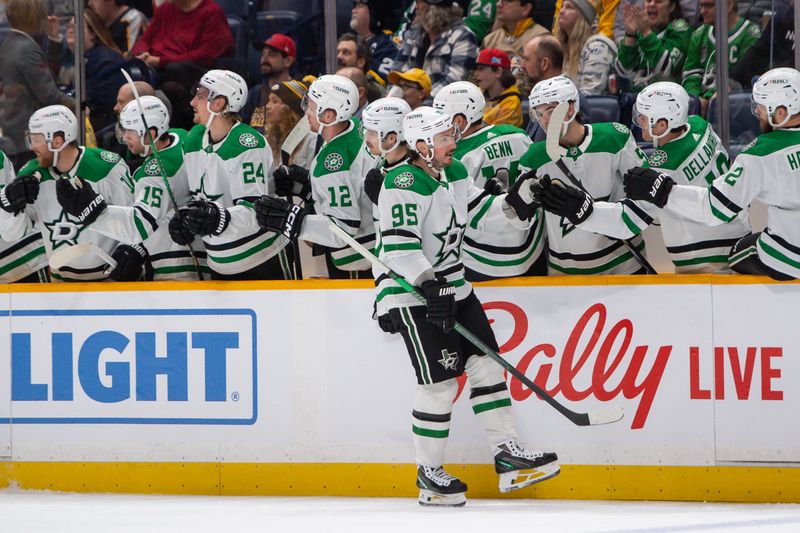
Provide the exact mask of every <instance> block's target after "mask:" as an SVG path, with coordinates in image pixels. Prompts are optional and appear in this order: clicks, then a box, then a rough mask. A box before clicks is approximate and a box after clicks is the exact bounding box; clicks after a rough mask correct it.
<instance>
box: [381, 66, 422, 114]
mask: <svg viewBox="0 0 800 533" xmlns="http://www.w3.org/2000/svg"><path fill="white" fill-rule="evenodd" d="M389 83H391V84H392V85H394V86H395V87H399V88H400V90H401V91H402V94H398V97H399V98H402V99H403V100H405V101H406V103H407V104H408V105H409V106H410V107H411V109H416V108H418V107H419V106H421V105H423V104H424V103H425V99H426V98H428V97H429V96H430V95H431V78H430V76H428V74H427V73H426V72H425V71H424V70H422V69H421V68H412V69H410V70H408V71H406V72H397V71H396V70H393V71H392V72H390V73H389Z"/></svg>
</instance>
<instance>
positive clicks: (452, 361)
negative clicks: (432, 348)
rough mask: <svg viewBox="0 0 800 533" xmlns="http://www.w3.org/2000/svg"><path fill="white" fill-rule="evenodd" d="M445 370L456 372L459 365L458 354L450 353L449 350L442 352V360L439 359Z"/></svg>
mask: <svg viewBox="0 0 800 533" xmlns="http://www.w3.org/2000/svg"><path fill="white" fill-rule="evenodd" d="M439 363H441V364H442V366H443V367H444V369H445V370H455V369H456V365H457V364H458V353H450V352H449V351H447V350H442V358H441V359H439Z"/></svg>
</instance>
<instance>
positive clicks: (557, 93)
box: [528, 76, 581, 127]
mask: <svg viewBox="0 0 800 533" xmlns="http://www.w3.org/2000/svg"><path fill="white" fill-rule="evenodd" d="M528 102H529V104H530V107H529V109H528V114H529V115H530V118H531V120H533V121H534V122H536V121H538V119H537V118H536V112H535V110H536V108H537V107H539V106H540V105H545V104H560V103H562V102H573V104H574V109H575V112H574V113H573V114H572V116H571V117H569V119H568V120H567V122H566V123H565V127H566V124H569V123H570V122H572V121H573V120H575V117H576V116H577V115H578V111H580V108H581V100H580V98H579V96H578V88H577V87H576V86H575V84H574V83H572V80H570V79H569V78H567V77H566V76H556V77H554V78H549V79H546V80H542V81H540V82H539V83H537V84H536V85H534V87H533V89H531V94H530V96H529V97H528Z"/></svg>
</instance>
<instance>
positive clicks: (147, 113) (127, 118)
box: [119, 96, 169, 156]
mask: <svg viewBox="0 0 800 533" xmlns="http://www.w3.org/2000/svg"><path fill="white" fill-rule="evenodd" d="M140 101H141V103H142V110H141V112H140V110H139V103H138V102H137V101H136V100H135V99H134V100H131V101H130V102H128V103H127V104H126V105H125V107H123V108H122V111H121V112H120V114H119V125H120V127H121V128H122V129H123V130H132V131H135V132H136V134H137V135H138V136H139V142H140V143H142V146H144V153H143V154H142V155H144V156H147V155H149V154H150V150H151V149H152V146H151V145H149V144H147V143H145V140H146V139H148V138H149V135H148V133H147V129H146V128H145V125H144V122H142V115H144V120H145V121H146V122H147V127H148V128H155V129H156V134H155V136H154V137H155V139H158V138H159V137H161V136H162V135H164V134H165V133H166V132H167V130H168V129H169V111H167V106H165V105H164V102H162V101H161V100H160V99H159V98H156V97H155V96H142V97H141V99H140Z"/></svg>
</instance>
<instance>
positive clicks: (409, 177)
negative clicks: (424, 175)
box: [394, 172, 414, 189]
mask: <svg viewBox="0 0 800 533" xmlns="http://www.w3.org/2000/svg"><path fill="white" fill-rule="evenodd" d="M394 184H395V185H396V186H397V187H399V188H401V189H408V188H409V187H411V186H412V185H414V175H413V174H412V173H411V172H403V173H402V174H399V175H398V176H397V177H395V178H394Z"/></svg>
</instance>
